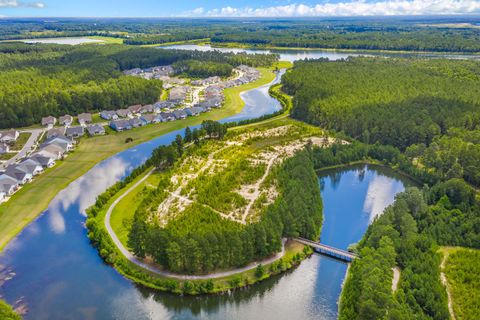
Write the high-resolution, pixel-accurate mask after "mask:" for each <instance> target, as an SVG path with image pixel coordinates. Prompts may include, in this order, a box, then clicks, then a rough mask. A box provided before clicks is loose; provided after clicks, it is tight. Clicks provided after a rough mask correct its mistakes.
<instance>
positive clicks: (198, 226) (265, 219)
mask: <svg viewBox="0 0 480 320" xmlns="http://www.w3.org/2000/svg"><path fill="white" fill-rule="evenodd" d="M176 149H177V148H174V149H173V150H176ZM171 152H172V150H170V151H168V150H163V151H162V150H160V149H159V151H158V152H157V153H155V152H154V155H153V157H154V158H155V157H158V158H159V159H160V158H162V157H161V156H160V154H166V153H171ZM157 163H158V162H157ZM160 163H164V162H163V161H160ZM275 178H276V180H277V181H278V184H279V193H280V196H279V197H278V198H277V200H276V201H275V202H274V203H273V204H272V205H270V206H268V207H267V208H266V209H265V211H264V212H263V213H262V216H261V219H260V220H259V221H258V222H255V223H251V224H247V225H242V224H239V223H237V222H233V221H230V220H227V219H223V218H222V217H221V216H220V215H219V214H218V213H216V212H214V211H213V210H211V209H209V208H208V207H205V206H201V205H199V204H192V205H190V206H189V207H188V208H187V209H186V210H185V211H183V212H182V213H181V215H180V216H178V217H176V218H175V219H172V220H171V221H170V222H168V224H167V225H166V226H160V225H158V224H156V223H153V224H152V223H148V219H147V212H148V210H149V209H148V208H150V207H152V206H153V207H154V208H156V207H158V203H159V201H161V200H162V196H163V195H162V193H164V192H165V191H164V190H165V185H164V184H165V183H166V181H162V182H160V184H159V186H158V188H157V190H156V191H154V192H153V193H152V194H151V195H149V196H147V197H145V199H144V200H143V202H142V204H141V205H140V207H139V208H138V209H137V211H136V212H135V216H134V220H133V223H132V228H131V231H130V234H129V246H130V247H131V248H132V250H133V252H134V253H135V254H136V255H137V256H139V257H145V256H147V255H148V256H151V257H152V258H153V259H154V260H155V262H157V263H159V264H161V265H162V266H165V267H166V268H167V269H168V270H171V271H173V272H177V273H190V274H198V273H208V272H211V271H214V270H221V269H227V268H232V267H241V266H245V265H246V264H248V263H249V262H251V261H254V260H259V259H262V258H265V257H268V256H271V255H272V254H274V253H276V252H278V251H279V250H280V249H281V247H282V238H283V237H298V236H302V237H306V238H309V239H316V238H318V236H319V233H320V227H321V223H322V203H321V199H320V192H319V190H318V189H319V186H318V183H317V178H316V174H315V171H314V169H313V162H312V160H311V151H309V150H306V151H303V152H300V153H298V154H297V155H296V156H294V157H292V158H290V159H287V160H285V161H284V162H283V163H282V165H281V166H280V167H279V168H278V169H277V170H276V172H275Z"/></svg>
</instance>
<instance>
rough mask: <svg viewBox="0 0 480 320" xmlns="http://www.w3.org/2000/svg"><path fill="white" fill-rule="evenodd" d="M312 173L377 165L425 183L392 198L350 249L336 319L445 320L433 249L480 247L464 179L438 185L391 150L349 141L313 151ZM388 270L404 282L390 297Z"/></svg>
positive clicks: (475, 205)
mask: <svg viewBox="0 0 480 320" xmlns="http://www.w3.org/2000/svg"><path fill="white" fill-rule="evenodd" d="M313 158H314V165H315V168H317V169H321V168H325V167H329V166H334V165H341V164H348V163H352V162H357V161H367V162H371V161H377V162H380V163H384V164H387V165H389V166H391V167H393V168H396V169H399V170H401V171H403V172H408V174H409V175H411V176H412V177H414V178H416V179H417V180H420V181H422V182H425V183H427V184H426V185H425V186H424V187H423V189H422V190H419V189H417V188H409V189H407V190H406V191H405V192H404V193H402V194H399V195H398V196H397V197H396V200H395V202H394V204H393V205H392V206H390V207H388V208H387V209H386V210H385V211H384V213H383V215H382V216H380V217H379V218H377V219H376V220H375V221H374V222H373V223H372V224H371V225H370V226H369V228H368V230H367V232H366V234H365V236H364V237H363V239H362V240H361V241H360V243H359V244H358V245H357V246H356V247H355V250H356V251H357V252H358V253H359V255H360V259H357V260H355V261H354V262H353V264H352V266H351V268H350V271H349V275H348V278H347V281H346V284H345V287H344V289H343V293H342V298H341V304H340V319H362V320H363V319H382V318H387V319H419V318H420V319H423V318H425V319H448V318H449V314H448V310H447V308H446V294H445V290H444V288H443V287H442V285H441V284H440V281H439V272H440V271H439V266H440V257H439V255H438V254H437V249H438V245H448V246H452V245H456V246H467V247H476V248H480V232H479V230H478V225H479V223H480V217H479V216H478V211H479V210H480V207H479V204H478V201H476V200H475V190H474V189H473V188H472V187H470V186H469V185H468V184H467V183H465V182H464V181H463V180H461V179H451V180H446V181H443V180H438V179H437V177H436V176H435V175H431V174H430V173H429V172H428V171H426V170H425V169H423V168H418V167H417V166H415V165H414V164H412V161H411V159H409V158H408V157H407V156H406V155H405V154H403V153H401V152H400V150H398V149H396V148H394V147H391V146H382V145H379V144H376V145H366V144H363V143H359V142H354V143H351V144H349V145H341V144H334V145H333V146H332V147H330V148H315V149H314V150H313ZM393 267H398V268H399V269H400V272H401V279H400V282H399V286H398V289H397V291H396V292H395V294H393V293H392V277H393V271H392V268H393Z"/></svg>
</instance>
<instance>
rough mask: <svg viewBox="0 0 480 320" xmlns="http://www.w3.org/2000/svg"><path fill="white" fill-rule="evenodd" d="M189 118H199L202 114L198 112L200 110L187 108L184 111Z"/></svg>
mask: <svg viewBox="0 0 480 320" xmlns="http://www.w3.org/2000/svg"><path fill="white" fill-rule="evenodd" d="M183 110H184V111H185V112H186V113H187V115H188V116H190V117H192V116H193V117H194V116H198V115H199V114H200V112H198V109H197V108H196V107H192V108H185V109H183Z"/></svg>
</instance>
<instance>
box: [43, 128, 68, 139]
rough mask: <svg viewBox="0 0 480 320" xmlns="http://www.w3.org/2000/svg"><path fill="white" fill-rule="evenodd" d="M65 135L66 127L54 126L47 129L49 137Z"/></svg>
mask: <svg viewBox="0 0 480 320" xmlns="http://www.w3.org/2000/svg"><path fill="white" fill-rule="evenodd" d="M64 135H65V128H64V127H61V128H52V129H50V130H48V131H47V139H50V138H55V137H58V136H64Z"/></svg>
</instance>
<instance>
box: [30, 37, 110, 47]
mask: <svg viewBox="0 0 480 320" xmlns="http://www.w3.org/2000/svg"><path fill="white" fill-rule="evenodd" d="M21 41H22V42H25V43H48V44H69V45H72V46H75V45H79V44H84V43H101V42H104V41H103V40H98V39H90V38H51V39H40V38H39V39H26V40H21Z"/></svg>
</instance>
